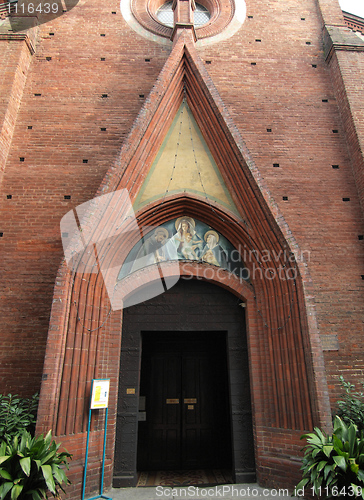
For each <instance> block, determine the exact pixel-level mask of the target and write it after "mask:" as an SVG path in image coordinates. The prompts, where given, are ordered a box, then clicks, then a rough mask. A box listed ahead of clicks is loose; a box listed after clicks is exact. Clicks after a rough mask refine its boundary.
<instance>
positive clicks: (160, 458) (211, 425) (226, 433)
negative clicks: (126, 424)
mask: <svg viewBox="0 0 364 500" xmlns="http://www.w3.org/2000/svg"><path fill="white" fill-rule="evenodd" d="M139 400H140V402H141V404H139V410H140V407H141V405H142V407H143V408H145V413H144V412H143V413H141V414H142V415H143V416H145V420H144V419H143V420H141V421H140V422H139V430H138V464H137V465H138V470H142V471H149V470H150V471H151V470H176V469H178V470H181V469H185V470H186V469H204V468H205V469H230V470H231V433H230V410H229V390H228V380H227V366H226V334H224V333H218V332H203V333H199V332H187V333H185V332H164V333H154V332H152V333H145V334H143V342H142V368H141V382H140V396H139Z"/></svg>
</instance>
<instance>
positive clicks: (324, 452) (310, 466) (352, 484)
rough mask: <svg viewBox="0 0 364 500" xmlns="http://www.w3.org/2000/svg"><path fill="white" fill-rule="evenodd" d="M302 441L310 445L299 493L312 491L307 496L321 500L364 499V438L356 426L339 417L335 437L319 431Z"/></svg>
mask: <svg viewBox="0 0 364 500" xmlns="http://www.w3.org/2000/svg"><path fill="white" fill-rule="evenodd" d="M302 438H306V439H307V442H308V444H307V445H306V446H305V448H304V449H305V454H304V458H303V463H302V467H301V469H302V471H303V479H302V481H301V482H300V483H299V484H298V485H297V486H296V492H297V491H298V490H302V489H304V488H306V490H307V488H308V491H305V494H306V493H308V494H312V495H313V494H316V495H318V496H319V497H320V498H332V497H337V498H342V497H345V496H346V497H351V498H355V497H362V498H364V434H363V432H362V431H360V432H359V431H358V428H357V426H356V425H355V424H353V423H350V425H347V424H346V423H345V422H344V421H343V420H341V418H340V417H338V416H336V417H335V420H334V432H333V434H332V436H330V435H327V434H325V433H323V432H322V431H321V430H320V429H318V428H317V427H316V428H315V430H314V432H312V433H310V434H305V435H303V436H302ZM302 438H301V439H302Z"/></svg>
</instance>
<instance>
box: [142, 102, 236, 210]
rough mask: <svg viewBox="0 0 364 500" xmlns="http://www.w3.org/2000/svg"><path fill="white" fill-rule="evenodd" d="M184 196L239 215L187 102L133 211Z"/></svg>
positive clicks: (179, 111)
mask: <svg viewBox="0 0 364 500" xmlns="http://www.w3.org/2000/svg"><path fill="white" fill-rule="evenodd" d="M183 192H188V193H191V194H197V195H198V196H200V197H201V198H205V199H206V198H207V199H208V200H211V201H214V202H217V203H219V204H220V205H223V206H224V207H225V208H227V209H229V210H231V211H232V212H234V213H235V214H236V215H239V212H238V209H237V208H236V205H235V203H234V202H233V200H232V198H231V195H230V193H229V191H228V189H227V187H226V185H225V183H224V181H223V178H222V176H221V173H220V171H219V169H218V167H217V165H216V162H215V160H214V158H213V156H212V155H211V152H210V150H209V148H208V147H207V144H206V141H205V140H204V138H203V136H202V134H201V131H200V129H199V127H198V125H197V123H196V121H195V119H194V117H193V115H192V113H191V110H190V108H189V107H188V105H187V103H186V102H185V100H184V101H183V103H182V104H181V106H180V108H179V110H178V112H177V114H176V117H175V119H174V120H173V123H172V125H171V127H170V129H169V131H168V133H167V135H166V138H165V139H164V141H163V144H162V146H161V148H160V150H159V152H158V154H157V156H156V159H155V160H154V162H153V165H152V167H151V169H150V171H149V173H148V175H147V177H146V179H145V181H144V183H143V185H142V186H141V188H140V191H139V194H138V196H137V199H136V201H135V203H134V210H135V211H137V210H139V209H141V208H142V207H143V206H145V205H147V204H148V203H150V202H152V201H155V200H163V199H164V198H165V197H166V196H167V195H168V196H169V195H174V194H177V193H183Z"/></svg>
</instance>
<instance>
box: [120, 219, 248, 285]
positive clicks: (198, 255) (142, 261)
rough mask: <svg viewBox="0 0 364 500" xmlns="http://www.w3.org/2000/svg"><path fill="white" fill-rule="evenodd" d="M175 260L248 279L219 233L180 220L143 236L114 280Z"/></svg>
mask: <svg viewBox="0 0 364 500" xmlns="http://www.w3.org/2000/svg"><path fill="white" fill-rule="evenodd" d="M175 260H181V261H199V262H204V263H207V264H211V265H213V266H217V267H220V268H223V269H226V270H228V271H230V272H232V273H234V274H236V275H237V276H238V277H239V278H242V279H244V280H248V276H249V273H248V270H247V269H246V267H245V265H244V262H243V261H242V259H241V256H240V254H239V252H238V250H237V249H236V248H234V247H233V245H232V244H231V243H230V242H229V241H228V240H227V239H226V238H225V237H224V236H223V235H222V234H221V233H219V232H218V231H216V230H215V229H212V228H211V227H210V226H208V225H207V224H205V223H204V222H201V221H199V220H197V219H193V218H192V217H187V216H184V217H178V218H177V219H173V220H170V221H168V222H165V223H164V224H161V225H160V226H158V227H157V228H154V229H153V230H151V231H150V232H148V233H147V234H146V235H144V236H143V238H142V239H141V240H140V241H139V242H138V243H137V244H136V245H135V246H134V247H133V248H132V250H131V251H130V252H129V254H128V256H127V258H126V260H125V262H124V264H123V266H122V268H121V270H120V273H119V276H118V280H121V279H123V278H125V277H127V276H129V275H130V274H131V273H133V272H135V271H138V270H140V269H143V268H145V267H147V266H150V265H153V264H157V263H160V262H166V261H175Z"/></svg>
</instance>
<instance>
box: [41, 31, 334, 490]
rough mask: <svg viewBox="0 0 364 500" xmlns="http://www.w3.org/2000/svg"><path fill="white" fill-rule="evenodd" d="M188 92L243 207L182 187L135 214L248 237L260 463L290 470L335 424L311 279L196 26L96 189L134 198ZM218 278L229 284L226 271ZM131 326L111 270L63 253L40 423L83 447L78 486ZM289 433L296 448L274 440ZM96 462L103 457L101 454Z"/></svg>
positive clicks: (112, 416) (262, 471)
mask: <svg viewBox="0 0 364 500" xmlns="http://www.w3.org/2000/svg"><path fill="white" fill-rule="evenodd" d="M184 97H185V98H186V100H187V103H188V106H189V107H190V109H191V111H192V113H193V116H194V118H195V120H196V122H197V124H198V126H199V128H200V130H201V133H202V134H203V137H204V139H205V141H206V143H207V145H208V147H209V149H210V151H211V154H212V155H213V157H214V159H215V161H216V163H217V165H218V167H219V169H220V172H221V175H222V178H223V180H224V182H225V184H226V186H227V188H228V190H229V192H230V194H231V197H232V199H233V201H234V203H235V204H236V206H237V207H238V208H239V210H240V216H241V217H240V219H239V218H238V217H236V215H234V214H233V213H229V211H228V210H226V209H222V208H221V207H220V206H219V205H218V203H213V204H211V203H206V200H203V199H199V197H198V196H193V195H191V194H188V193H179V194H174V195H172V196H170V197H166V199H165V201H164V203H163V205H162V206H158V200H157V201H154V202H152V203H150V204H148V205H147V206H146V207H143V209H142V210H141V212H140V213H138V214H137V216H138V221H139V223H140V224H145V225H151V224H154V225H157V224H158V223H161V222H163V221H165V220H169V219H171V218H173V217H174V216H175V217H177V216H182V215H190V216H195V217H197V216H198V217H199V218H200V219H201V220H202V221H204V222H206V223H208V224H210V225H211V226H212V227H215V228H216V229H218V230H219V231H220V232H221V233H222V234H224V235H225V236H226V237H227V238H228V239H229V240H230V241H231V242H232V243H233V244H234V245H235V246H236V247H239V246H242V247H244V248H246V250H247V252H248V254H249V256H250V258H251V260H250V261H249V262H246V264H247V266H250V267H251V269H253V268H254V266H255V268H256V269H257V273H256V275H255V277H254V279H252V283H253V288H252V292H251V294H250V297H249V299H248V302H249V304H248V310H249V311H253V312H254V311H255V313H254V314H253V313H252V316H251V317H250V319H249V323H248V329H249V337H250V339H251V342H254V343H255V344H254V345H255V347H256V349H257V350H256V353H258V354H257V356H256V355H255V353H254V354H252V355H251V358H250V364H251V367H252V368H251V373H252V379H251V383H252V390H253V411H254V416H255V418H254V422H255V424H254V436H255V447H256V460H257V474H258V478H259V479H260V480H261V481H264V480H266V478H269V474H270V473H269V471H270V470H274V471H275V474H276V475H277V477H278V476H279V477H282V478H283V477H284V475H285V474H284V473H282V464H283V467H284V464H286V466H287V468H288V467H291V462H290V460H291V459H290V457H291V456H294V455H296V456H298V454H299V450H300V448H301V445H300V442H299V437H300V435H301V433H302V431H304V430H309V429H311V428H312V425H313V424H319V425H321V426H329V425H330V423H329V422H330V407H329V403H328V400H327V396H326V395H325V394H327V391H326V393H325V384H326V379H325V373H324V366H323V357H322V351H321V348H320V343H319V339H318V333H317V327H316V321H315V312H314V303H313V299H312V297H311V296H310V280H309V277H308V276H307V271H306V267H305V263H304V260H303V259H302V258H301V255H300V253H299V248H298V246H297V244H296V242H295V241H294V238H293V237H292V235H291V233H290V231H289V228H288V226H287V224H286V223H285V221H284V219H283V217H282V216H281V215H280V214H279V211H278V208H277V206H276V205H275V204H274V201H273V200H272V198H271V196H270V194H269V192H268V190H267V189H266V188H265V186H264V184H263V181H262V179H261V178H260V175H259V172H258V170H257V169H256V167H255V165H254V162H253V160H252V158H251V157H250V155H249V152H248V150H247V148H246V146H245V144H244V142H243V141H242V139H241V137H240V134H239V132H238V130H237V129H236V128H235V126H234V124H233V122H232V120H231V119H230V117H229V115H228V113H227V110H226V108H225V106H224V104H223V102H222V101H221V99H220V97H219V95H218V93H217V91H216V89H215V87H214V85H213V83H212V81H211V79H210V77H209V76H208V74H207V72H206V69H205V68H204V65H203V63H202V61H201V60H200V59H199V57H198V55H197V53H196V50H195V48H194V46H193V42H192V39H191V38H190V35H189V33H188V32H184V33H182V34H181V36H180V37H179V38H178V40H177V42H176V43H175V46H174V48H173V50H172V52H171V54H170V56H169V58H168V60H167V62H166V65H165V67H164V69H163V70H162V72H161V74H160V76H159V78H158V81H157V83H156V85H155V87H154V89H153V90H152V92H151V94H150V96H149V97H148V99H147V101H146V103H145V106H144V107H143V109H142V110H141V112H140V114H139V116H138V118H137V120H136V122H135V124H134V126H133V128H132V130H131V132H130V135H129V137H128V139H127V141H126V142H125V144H124V146H123V148H122V150H121V154H120V157H119V158H118V160H117V162H116V163H115V165H114V166H113V167H112V168H111V169H110V170H109V172H108V174H107V175H106V177H105V179H104V181H103V183H102V185H101V187H100V190H99V192H98V194H99V195H101V194H105V193H107V192H112V191H114V190H117V189H120V188H123V189H127V190H128V192H129V194H130V198H131V200H132V202H133V201H134V200H135V199H136V197H137V194H138V192H139V189H140V186H141V184H142V182H143V180H144V178H145V176H146V174H147V172H148V171H149V169H150V166H151V164H152V162H153V160H154V158H155V156H156V154H157V152H158V150H159V148H160V146H161V144H162V141H163V139H164V137H165V135H166V132H167V130H168V128H169V126H170V125H171V123H172V121H173V119H174V117H175V115H176V113H177V110H178V108H179V106H180V105H181V103H182V100H183V98H184ZM211 206H212V207H213V210H212V209H211ZM129 244H130V245H131V243H129ZM267 253H268V256H270V257H269V258H268V259H266V260H264V259H263V258H262V256H266V255H267ZM191 269H193V270H194V272H196V273H197V274H198V272H200V271H199V269H201V268H199V267H198V265H196V266H193V265H191ZM281 270H283V272H286V271H287V270H288V271H289V270H290V272H291V273H292V276H293V277H294V278H295V279H282V278H281V275H280V274H279V273H280V271H281ZM270 273H273V277H272V276H271V275H270ZM271 278H272V279H271ZM219 283H220V286H223V287H224V286H227V285H226V283H223V282H221V280H220V281H219ZM229 286H230V285H229ZM241 296H242V297H243V296H244V294H242V295H241ZM121 326H122V311H112V309H111V307H110V303H109V299H108V297H107V292H106V289H105V286H104V283H103V278H102V276H101V274H97V273H96V274H88V275H87V274H72V273H71V272H70V271H69V270H68V269H67V266H66V263H65V262H64V263H63V264H62V266H61V268H60V271H59V274H58V277H57V281H56V286H55V294H54V302H53V308H52V316H51V322H50V330H49V336H48V342H47V352H46V358H45V367H44V375H43V383H42V390H41V402H40V408H39V414H38V415H39V418H38V429H39V430H41V431H43V430H46V429H49V428H53V429H55V430H56V435H58V436H63V438H62V442H63V444H64V445H65V446H66V447H67V448H69V449H70V450H72V449H74V450H78V451H76V452H75V455H76V460H75V461H74V464H75V465H74V466H73V469H72V470H73V474H74V476H73V478H72V479H73V481H74V484H75V486H74V488H75V489H77V488H79V487H80V477H79V475H78V474H79V472H78V469H77V467H78V466H79V465H80V464H81V463H82V456H83V451H82V450H83V444H84V440H85V431H86V415H87V412H86V411H85V409H86V408H87V402H88V397H89V390H90V384H91V379H92V378H96V377H98V378H105V377H107V378H111V382H112V384H111V386H112V389H111V394H110V410H109V423H110V428H112V429H114V428H115V422H116V401H117V380H118V366H119V364H118V360H119V357H120V345H121ZM101 430H102V416H95V417H94V419H93V423H92V431H93V432H92V438H91V443H90V445H91V448H92V447H94V450H97V449H98V446H99V445H98V439H99V436H100V433H101ZM287 435H289V440H288V441H289V443H290V444H289V445H287V448H286V449H279V450H277V451H274V452H272V450H274V449H275V447H277V446H278V443H281V441H282V439H286V436H287ZM114 440H115V432H114V431H111V432H109V433H108V448H107V459H108V462H107V467H106V471H105V480H106V483H107V484H111V476H112V469H113V457H114ZM95 454H96V451H95ZM95 456H96V455H95ZM93 464H94V465H93V467H94V469H97V468H98V466H99V464H98V461H97V459H96V458H95V459H94V462H93Z"/></svg>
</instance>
